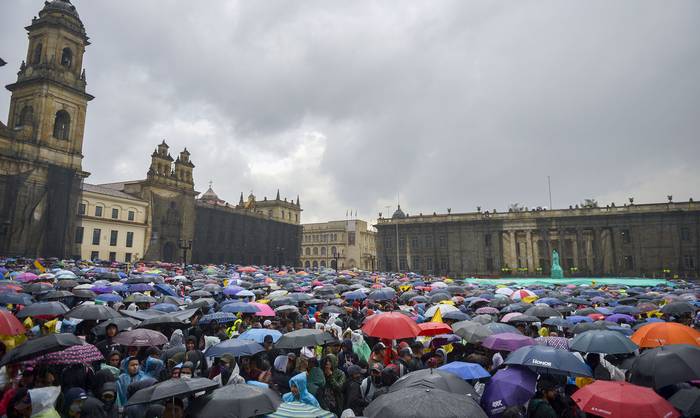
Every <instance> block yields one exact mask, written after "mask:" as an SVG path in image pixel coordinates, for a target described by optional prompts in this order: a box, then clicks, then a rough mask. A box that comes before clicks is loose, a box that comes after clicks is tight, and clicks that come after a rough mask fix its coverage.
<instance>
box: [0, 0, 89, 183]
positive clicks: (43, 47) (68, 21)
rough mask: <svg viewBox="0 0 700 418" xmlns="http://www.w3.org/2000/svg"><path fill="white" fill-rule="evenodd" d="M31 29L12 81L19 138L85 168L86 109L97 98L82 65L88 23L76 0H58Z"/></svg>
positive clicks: (58, 160) (50, 157)
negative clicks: (94, 96) (91, 91)
mask: <svg viewBox="0 0 700 418" xmlns="http://www.w3.org/2000/svg"><path fill="white" fill-rule="evenodd" d="M25 29H26V30H27V32H28V36H29V47H28V49H27V56H26V59H25V60H24V61H22V64H21V65H20V68H19V72H18V73H17V81H16V82H15V83H13V84H10V85H8V86H7V89H8V90H10V91H11V92H12V97H11V99H10V114H9V117H8V126H9V128H11V129H13V130H14V131H15V138H16V139H17V140H18V141H24V142H29V143H32V144H35V145H38V147H36V150H37V151H38V155H36V156H35V158H38V159H40V160H42V162H45V163H49V164H52V165H56V166H59V167H63V168H67V169H70V170H75V171H78V172H82V158H83V155H82V149H83V133H84V127H85V113H86V108H87V102H88V101H90V100H92V99H93V96H91V95H89V94H88V93H86V91H85V86H86V84H87V83H86V81H85V70H84V69H83V66H82V65H83V54H84V52H85V47H86V46H87V45H89V44H90V42H88V37H87V34H86V33H85V27H84V26H83V23H82V22H81V20H80V17H79V16H78V12H77V11H76V9H75V6H73V5H72V4H71V3H70V0H52V1H46V2H45V3H44V8H43V9H42V10H41V11H40V12H39V17H38V18H37V17H34V18H33V19H32V23H31V25H29V26H27V27H26V28H25ZM84 175H86V173H84Z"/></svg>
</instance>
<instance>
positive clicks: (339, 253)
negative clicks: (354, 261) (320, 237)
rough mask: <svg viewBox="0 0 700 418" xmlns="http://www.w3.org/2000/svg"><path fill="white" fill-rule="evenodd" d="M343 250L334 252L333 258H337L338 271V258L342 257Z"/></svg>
mask: <svg viewBox="0 0 700 418" xmlns="http://www.w3.org/2000/svg"><path fill="white" fill-rule="evenodd" d="M342 252H343V250H340V251H336V252H335V253H333V259H334V260H335V272H336V273H337V272H338V259H339V258H341V257H342Z"/></svg>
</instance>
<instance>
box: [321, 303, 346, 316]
mask: <svg viewBox="0 0 700 418" xmlns="http://www.w3.org/2000/svg"><path fill="white" fill-rule="evenodd" d="M321 313H325V314H332V313H334V314H344V313H345V309H343V308H341V307H340V306H335V305H329V306H326V307H324V308H323V309H321Z"/></svg>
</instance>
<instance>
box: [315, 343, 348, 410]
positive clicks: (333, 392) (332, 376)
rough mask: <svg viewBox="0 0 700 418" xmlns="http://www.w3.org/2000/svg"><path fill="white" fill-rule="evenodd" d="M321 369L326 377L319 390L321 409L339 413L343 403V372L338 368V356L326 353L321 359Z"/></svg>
mask: <svg viewBox="0 0 700 418" xmlns="http://www.w3.org/2000/svg"><path fill="white" fill-rule="evenodd" d="M321 370H322V371H323V376H324V377H325V378H326V384H325V385H324V386H323V387H322V388H321V389H320V390H319V392H318V399H319V402H320V403H321V405H322V407H323V409H326V410H328V411H331V412H333V413H334V414H336V415H340V414H341V413H342V411H343V406H344V405H345V399H344V395H343V388H344V386H345V373H343V371H342V370H340V369H338V358H337V357H336V356H335V354H328V355H326V357H324V358H323V360H322V361H321Z"/></svg>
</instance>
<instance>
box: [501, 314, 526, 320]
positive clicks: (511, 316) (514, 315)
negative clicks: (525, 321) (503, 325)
mask: <svg viewBox="0 0 700 418" xmlns="http://www.w3.org/2000/svg"><path fill="white" fill-rule="evenodd" d="M518 316H523V314H522V313H520V312H509V313H507V314H505V315H503V318H501V322H508V321H510V320H511V319H513V318H516V317H518Z"/></svg>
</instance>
